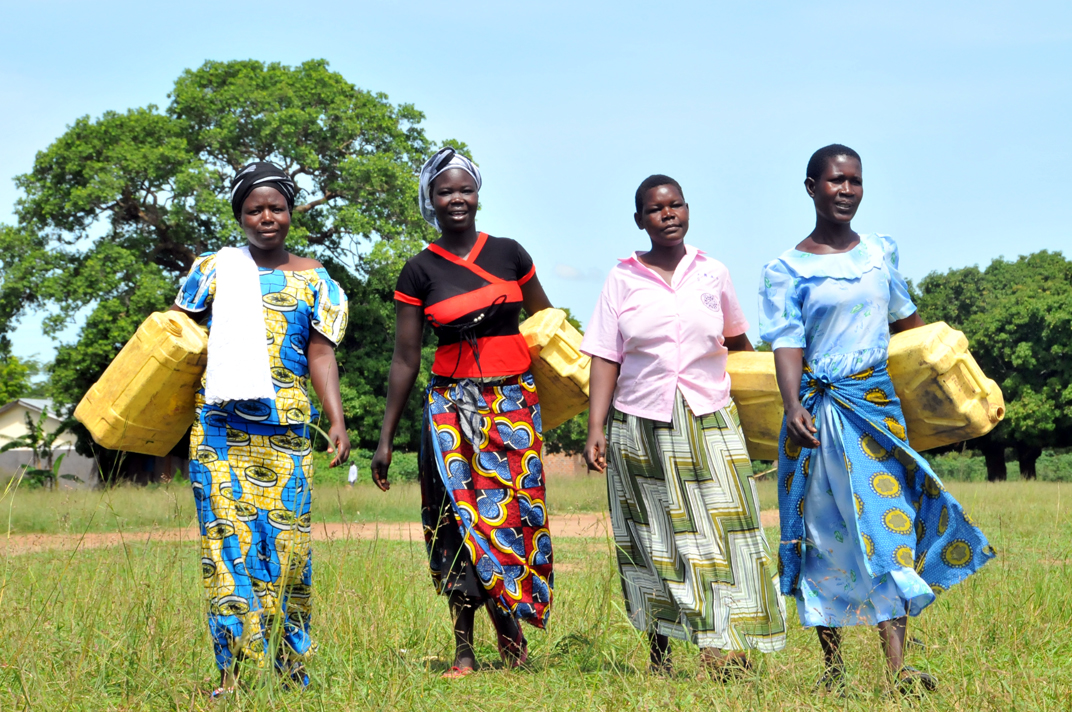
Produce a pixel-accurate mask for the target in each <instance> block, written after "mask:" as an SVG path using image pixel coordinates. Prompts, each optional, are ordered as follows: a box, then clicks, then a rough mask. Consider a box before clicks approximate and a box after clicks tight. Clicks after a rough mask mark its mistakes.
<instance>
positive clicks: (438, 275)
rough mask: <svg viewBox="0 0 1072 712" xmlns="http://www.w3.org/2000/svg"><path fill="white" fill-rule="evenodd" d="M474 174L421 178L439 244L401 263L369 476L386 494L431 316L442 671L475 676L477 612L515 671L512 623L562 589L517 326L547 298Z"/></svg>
mask: <svg viewBox="0 0 1072 712" xmlns="http://www.w3.org/2000/svg"><path fill="white" fill-rule="evenodd" d="M480 185H481V179H480V171H479V169H477V167H476V165H475V164H473V162H472V161H471V160H469V159H468V158H466V157H465V156H463V155H461V154H460V153H459V152H458V151H457V150H456V149H454V148H449V147H448V148H444V149H442V150H440V151H439V152H438V153H436V154H435V155H434V156H432V157H431V158H430V159H428V162H427V163H425V164H424V168H423V169H422V170H421V176H420V197H419V202H420V207H421V214H422V215H423V216H424V219H425V220H427V221H428V222H429V223H430V224H431V225H433V226H434V227H435V228H436V229H437V230H439V231H440V233H441V235H440V237H439V239H438V240H436V241H434V242H433V243H432V244H430V245H429V246H428V247H427V248H426V249H424V250H422V251H421V252H420V253H419V254H417V255H415V256H414V257H413V258H411V259H410V260H409V261H408V262H407V263H406V265H405V267H403V269H402V273H401V274H400V275H399V278H398V285H397V287H396V289H395V301H396V304H395V315H396V329H395V353H394V360H393V361H392V363H391V374H390V377H389V378H390V380H389V384H388V391H387V409H386V412H385V414H384V422H383V429H382V431H381V433H380V443H379V447H378V448H377V449H376V454H375V456H374V457H373V459H372V467H371V470H372V477H373V480H374V481H375V482H376V484H377V486H379V487H380V489H383V490H386V489H387V488H388V487H389V486H390V485H389V484H388V481H387V470H388V467H389V466H390V464H391V444H392V442H393V440H394V435H395V429H396V428H397V426H398V421H399V418H400V417H401V415H402V409H403V407H404V406H405V404H406V401H407V400H408V398H409V393H410V390H411V389H412V388H413V383H414V381H415V380H416V377H417V372H418V369H419V368H420V364H421V337H422V332H423V329H424V321H425V320H427V321H428V323H429V324H430V325H431V327H432V329H433V330H434V331H435V333H436V335H437V336H438V338H439V346H438V348H437V350H436V355H435V361H434V363H433V364H432V378H431V381H430V383H429V386H428V390H427V393H426V395H425V410H424V427H423V434H422V447H421V466H420V479H421V495H422V510H421V518H422V520H423V522H424V527H425V540H426V543H427V546H428V557H429V565H430V568H431V571H432V579H433V581H434V583H435V586H436V590H437V591H438V592H439V593H441V594H444V595H446V596H448V600H449V602H450V607H451V613H452V615H453V618H454V633H455V644H456V650H455V657H454V664H453V666H452V667H451V670H450V671H449V672H448V673H446V675H445V677H450V678H457V677H464V676H466V675H468V674H470V673H472V672H473V671H474V670H476V667H477V662H476V657H475V655H474V653H473V617H474V614H475V611H476V608H478V607H480V606H486V607H487V609H488V612H489V614H490V615H491V619H492V622H493V624H494V625H495V628H496V631H497V633H498V639H499V653H500V655H501V656H502V658H503V662H504V663H505V664H506V665H507V666H509V667H515V666H517V665H520V664H521V663H523V662H524V661H525V659H526V658H527V655H528V652H527V645H526V642H525V638H524V636H523V635H522V634H521V629H520V627H519V626H518V624H517V621H518V620H525V621H528V622H529V623H530V624H532V625H534V626H536V627H537V628H543V627H544V625H545V623H546V621H547V617H548V615H549V614H550V609H551V595H552V590H553V587H554V574H553V571H552V553H551V535H550V532H549V529H548V525H547V508H546V505H545V504H544V483H543V464H542V460H541V458H540V456H541V450H542V446H543V436H542V423H541V419H540V405H539V399H538V397H537V395H536V385H535V382H534V381H533V378H532V374H531V373H529V367H530V365H531V361H530V358H529V351H528V347H527V345H526V344H525V339H524V338H523V337H522V336H521V334H520V332H519V330H518V318H519V315H520V312H521V308H522V306H524V308H525V310H526V311H527V312H528V313H529V314H535V313H536V312H538V311H540V310H541V309H547V308H549V307H550V306H551V303H550V301H548V299H547V295H546V294H544V291H543V287H541V286H540V282H539V280H538V279H537V278H536V268H535V266H534V265H533V263H532V258H531V257H529V255H528V253H527V252H526V251H525V250H524V248H522V247H521V245H519V244H518V243H517V242H515V241H513V240H510V239H507V238H500V237H491V236H489V235H487V234H486V233H482V232H477V229H476V210H477V203H478V192H479V190H480Z"/></svg>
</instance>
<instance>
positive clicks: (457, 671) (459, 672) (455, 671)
mask: <svg viewBox="0 0 1072 712" xmlns="http://www.w3.org/2000/svg"><path fill="white" fill-rule="evenodd" d="M474 672H476V670H475V669H474V668H471V667H458V666H457V665H451V666H450V670H447V671H446V672H445V673H443V674H442V675H440V676H439V679H440V680H460V679H462V678H463V677H469V676H470V675H472V674H473V673H474Z"/></svg>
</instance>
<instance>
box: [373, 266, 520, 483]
mask: <svg viewBox="0 0 1072 712" xmlns="http://www.w3.org/2000/svg"><path fill="white" fill-rule="evenodd" d="M534 281H535V280H534ZM422 319H423V309H422V308H421V307H419V306H416V305H413V304H403V303H402V302H395V353H394V356H393V357H392V358H391V372H390V374H389V375H388V376H387V408H386V409H385V410H384V413H383V427H382V428H381V429H380V442H379V445H377V446H376V454H374V455H373V456H372V466H371V468H370V469H371V470H372V480H373V481H374V482H375V483H376V486H377V487H379V488H380V489H381V490H383V491H384V492H386V491H387V490H389V489H391V484H390V482H388V481H387V470H388V468H389V467H390V466H391V451H392V448H393V445H394V439H395V430H397V429H398V421H399V420H401V418H402V410H403V409H404V408H405V407H406V401H407V400H409V393H410V391H412V390H413V383H414V381H416V380H417V373H418V372H420V369H421V337H422V336H423V333H424V322H423V321H422Z"/></svg>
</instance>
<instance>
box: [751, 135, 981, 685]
mask: <svg viewBox="0 0 1072 712" xmlns="http://www.w3.org/2000/svg"><path fill="white" fill-rule="evenodd" d="M804 185H805V187H806V188H807V191H808V194H809V195H810V196H811V198H812V200H813V201H814V203H815V213H816V221H815V229H814V230H813V231H812V233H811V234H810V235H809V236H808V237H807V238H805V239H804V241H803V242H801V243H800V244H799V245H797V246H796V249H793V250H789V251H787V252H785V253H784V254H782V255H781V256H780V257H779V258H778V259H776V260H774V261H773V262H770V263H769V264H767V265H766V267H765V268H764V270H763V286H762V287H760V297H761V309H760V331H761V336H762V338H763V339H764V340H766V341H767V342H769V343H770V344H771V345H772V347H773V348H774V356H775V364H776V367H777V372H778V387H779V389H780V391H781V394H782V400H783V402H784V405H785V413H786V416H785V421H784V424H783V426H782V435H781V453H780V458H779V467H778V471H779V489H778V495H779V501H780V509H781V527H782V536H781V548H780V551H779V573H780V574H781V582H782V592H783V593H784V594H786V595H792V596H795V597H796V599H797V612H798V614H799V616H800V622H801V624H802V625H804V626H807V627H815V628H816V630H817V632H818V636H819V643H820V645H821V646H822V650H823V655H824V660H825V663H826V670H825V672H824V674H823V677H822V678H821V679H820V686H821V687H825V688H826V689H827V690H835V689H838V690H840V689H841V688H843V685H844V665H843V661H842V657H841V647H840V641H841V637H840V632H839V629H840V628H841V627H844V626H850V625H873V626H877V627H878V631H879V635H880V637H881V640H882V646H883V650H884V652H885V654H886V659H887V664H888V666H889V669H890V672H891V674H892V675H893V676H894V678H895V680H896V684H897V686H898V688H899V689H900V690H902V691H908V690H909V689H910V688H915V689H918V688H926V689H934V687H935V685H936V683H935V680H934V678H933V677H931V676H930V675H928V674H926V673H923V672H920V671H918V670H915V669H913V668H910V667H906V666H905V664H904V641H905V632H906V628H907V616H908V615H918V614H919V613H920V612H921V611H922V610H923V608H925V607H926V606H927V605H929V604H930V603H931V602H932V601H934V597H935V594H936V593H938V592H940V591H943V590H945V589H947V588H949V587H950V586H952V585H953V584H955V583H957V582H959V581H961V580H962V579H964V578H965V577H967V576H968V575H969V574H971V573H973V572H974V571H976V570H977V569H978V568H979V567H980V566H982V565H983V564H984V563H986V561H988V560H989V559H990V558H992V557H993V555H994V553H993V549H991V547H990V546H989V545H988V543H987V540H986V537H985V536H984V535H983V533H982V532H981V531H980V530H979V528H978V527H976V526H975V525H974V524H973V523H972V522H971V520H970V519H969V518H968V517H967V515H966V514H965V513H964V512H963V510H962V509H961V507H960V505H959V504H958V503H957V501H956V500H955V499H953V497H952V496H951V495H950V494H949V493H948V492H947V491H946V490H945V488H944V487H943V486H942V483H941V481H940V480H939V479H938V477H937V476H936V475H935V474H934V471H933V470H931V468H930V466H929V465H928V464H927V462H926V460H924V459H923V458H922V457H920V456H919V454H917V453H916V452H915V451H914V450H912V448H911V447H910V446H909V445H908V442H907V433H906V431H905V422H904V416H903V415H902V413H901V406H900V401H898V399H897V395H896V394H895V393H894V390H893V385H892V382H891V381H890V377H889V375H888V373H887V371H886V357H887V347H888V344H889V337H890V333H891V332H893V333H896V332H899V331H904V330H907V329H912V328H915V327H918V326H922V325H923V321H922V320H921V319H920V317H919V315H918V314H917V313H916V307H915V305H914V304H913V303H912V300H911V297H910V296H909V294H908V287H907V285H906V283H905V281H904V279H903V278H902V277H901V274H900V272H898V270H897V263H898V256H897V246H896V244H895V243H894V242H893V240H891V239H890V238H888V237H885V236H879V235H858V234H856V233H855V232H853V230H852V227H851V224H850V223H851V220H852V218H853V216H855V214H856V210H857V208H858V207H859V204H860V200H861V198H862V197H863V171H862V167H861V163H860V157H859V155H858V154H857V153H856V152H855V151H853V150H852V149H851V148H848V147H846V146H841V145H837V144H835V145H832V146H827V147H825V148H822V149H820V150H819V151H816V153H815V155H813V156H812V158H811V160H810V161H809V163H808V170H807V179H806V180H805V181H804Z"/></svg>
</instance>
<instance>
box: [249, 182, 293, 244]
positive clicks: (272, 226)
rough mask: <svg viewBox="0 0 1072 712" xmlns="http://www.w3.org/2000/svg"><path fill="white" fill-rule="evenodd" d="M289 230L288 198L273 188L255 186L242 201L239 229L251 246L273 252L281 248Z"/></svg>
mask: <svg viewBox="0 0 1072 712" xmlns="http://www.w3.org/2000/svg"><path fill="white" fill-rule="evenodd" d="M289 230H290V209H289V208H288V207H287V199H286V198H284V197H283V194H282V193H280V192H279V191H278V190H276V189H275V188H272V187H270V186H267V185H262V186H261V187H259V188H254V189H253V191H252V192H251V193H250V194H249V195H248V196H247V197H246V199H245V201H244V202H243V203H242V231H243V232H244V233H246V239H247V240H249V244H251V245H253V246H254V247H256V248H258V249H261V250H265V251H272V250H277V249H280V248H282V247H283V244H284V243H285V242H286V240H287V232H288V231H289Z"/></svg>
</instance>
